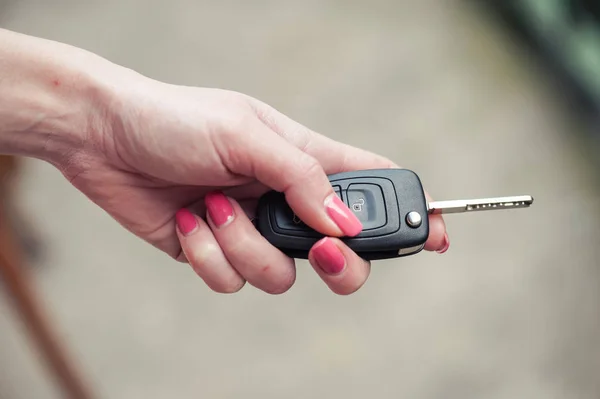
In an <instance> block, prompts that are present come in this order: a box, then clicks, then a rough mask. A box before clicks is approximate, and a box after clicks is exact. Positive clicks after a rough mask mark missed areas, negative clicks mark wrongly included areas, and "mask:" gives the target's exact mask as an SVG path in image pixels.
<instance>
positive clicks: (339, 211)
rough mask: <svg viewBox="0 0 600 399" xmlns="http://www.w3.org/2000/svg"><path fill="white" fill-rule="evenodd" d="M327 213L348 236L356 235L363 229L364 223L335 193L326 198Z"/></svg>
mask: <svg viewBox="0 0 600 399" xmlns="http://www.w3.org/2000/svg"><path fill="white" fill-rule="evenodd" d="M325 209H326V210H327V214H328V215H329V217H330V218H331V219H332V220H333V222H334V223H335V224H337V226H338V227H339V228H340V230H342V233H344V235H346V236H348V237H354V236H355V235H357V234H358V233H360V232H361V231H362V228H363V226H362V223H361V222H360V220H358V218H357V217H356V215H355V214H354V213H353V212H352V211H351V210H350V208H348V207H347V206H346V204H344V203H343V202H342V200H341V199H340V197H338V196H337V195H336V194H335V193H333V194H331V195H330V196H329V197H327V199H325Z"/></svg>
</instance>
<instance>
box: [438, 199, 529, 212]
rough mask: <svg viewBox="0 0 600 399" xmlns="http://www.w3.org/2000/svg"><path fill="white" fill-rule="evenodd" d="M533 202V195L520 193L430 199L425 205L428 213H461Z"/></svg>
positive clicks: (510, 207) (511, 207)
mask: <svg viewBox="0 0 600 399" xmlns="http://www.w3.org/2000/svg"><path fill="white" fill-rule="evenodd" d="M531 204H533V197H532V196H530V195H520V196H516V197H497V198H479V199H470V200H453V201H432V202H430V203H429V204H428V205H427V208H428V213H429V214H433V215H436V214H446V213H463V212H472V211H493V210H506V209H517V208H528V207H529V206H531Z"/></svg>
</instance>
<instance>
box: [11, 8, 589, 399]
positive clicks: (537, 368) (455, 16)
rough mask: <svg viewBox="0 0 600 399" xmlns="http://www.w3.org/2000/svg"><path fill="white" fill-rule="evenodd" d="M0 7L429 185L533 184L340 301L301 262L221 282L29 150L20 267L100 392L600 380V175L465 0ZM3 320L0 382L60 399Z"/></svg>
mask: <svg viewBox="0 0 600 399" xmlns="http://www.w3.org/2000/svg"><path fill="white" fill-rule="evenodd" d="M0 23H1V24H2V26H3V27H6V28H8V29H13V30H16V31H20V32H23V33H28V34H32V35H37V36H42V37H45V38H50V39H55V40H59V41H64V42H67V43H70V44H73V45H76V46H80V47H83V48H86V49H88V50H91V51H94V52H96V53H98V54H100V55H102V56H104V57H106V58H108V59H110V60H112V61H114V62H116V63H119V64H122V65H125V66H127V67H130V68H132V69H135V70H137V71H140V72H141V73H144V74H146V75H149V76H152V77H154V78H157V79H162V80H165V81H169V82H172V83H181V84H186V85H200V86H212V87H222V88H229V89H234V90H237V91H242V92H245V93H247V94H250V95H253V96H255V97H258V98H260V99H261V100H263V101H266V102H268V103H270V104H271V105H273V106H275V107H276V108H278V109H280V110H281V111H283V112H285V113H287V114H288V115H290V116H291V117H293V118H295V119H296V120H298V121H300V122H302V123H304V124H305V125H307V126H309V127H311V128H313V129H314V130H317V131H319V132H322V133H324V134H327V135H329V136H331V137H333V138H335V139H338V140H342V141H345V142H347V143H350V144H353V145H356V146H359V147H363V148H366V149H369V150H373V151H376V152H379V153H381V154H383V155H385V156H387V157H390V158H392V159H394V160H395V161H397V162H398V163H400V164H401V165H403V166H405V167H408V168H411V169H413V170H415V171H417V172H418V173H419V174H420V175H421V177H422V180H423V182H424V184H425V185H426V187H427V189H428V191H429V192H430V193H431V194H432V195H433V196H434V198H436V199H454V198H462V197H467V198H468V197H481V196H495V195H516V194H531V195H533V196H534V197H535V199H536V202H535V204H534V206H533V207H532V208H530V209H529V210H522V211H514V212H497V213H493V212H492V213H478V214H470V215H453V216H448V217H447V218H446V221H447V225H448V231H449V234H450V241H451V245H450V250H449V251H448V252H447V253H446V254H444V255H438V254H435V253H422V254H420V255H418V256H415V257H411V258H406V259H402V260H393V261H383V262H377V263H375V264H374V265H373V270H372V274H371V278H370V279H369V281H368V282H367V284H366V285H365V286H364V287H363V288H362V289H361V290H360V291H359V292H357V293H356V294H354V295H352V296H349V297H338V296H336V295H334V294H332V293H330V292H329V291H328V290H327V288H326V286H325V285H324V284H323V283H322V282H321V281H320V280H319V279H318V278H317V276H316V275H315V274H314V272H313V271H312V270H311V269H310V266H309V265H308V264H306V263H304V262H298V270H299V273H298V279H297V283H296V285H295V286H294V287H293V288H292V289H291V290H290V291H289V292H288V293H286V294H285V295H282V296H269V295H267V294H263V293H261V292H258V291H256V290H255V289H253V288H252V287H250V286H247V287H246V288H245V289H244V290H243V291H242V292H240V293H239V294H236V295H231V296H225V295H218V294H214V293H212V292H211V291H209V290H208V289H207V288H206V287H205V286H204V284H203V282H202V281H201V280H200V279H199V278H197V277H196V276H195V274H194V273H193V272H192V271H191V269H189V268H187V267H186V266H185V265H181V264H178V263H175V262H173V261H171V260H169V259H168V258H167V257H166V256H164V255H162V254H161V253H159V252H157V251H156V250H154V249H153V248H151V247H149V246H147V245H146V244H144V243H142V242H141V241H139V240H138V239H137V238H135V237H132V236H130V235H129V234H128V233H127V232H125V231H124V230H123V229H122V228H121V227H119V226H118V225H117V224H116V223H115V222H113V221H112V220H111V219H110V218H109V217H107V216H106V215H105V214H104V213H103V211H101V210H100V209H98V208H96V207H95V206H94V205H93V204H92V203H91V202H89V201H87V200H86V199H85V198H84V197H83V196H82V195H80V194H79V193H78V192H77V191H76V190H75V189H73V188H71V187H70V186H69V184H68V183H67V182H66V181H65V180H64V179H63V178H62V176H61V175H60V174H59V173H58V172H57V171H56V170H54V169H53V168H52V167H50V166H48V165H46V164H43V163H40V162H36V161H31V162H29V163H27V165H26V166H27V167H26V174H25V180H24V181H23V183H22V186H21V198H22V204H23V205H24V206H25V207H28V209H29V210H30V214H31V217H32V218H33V220H35V221H36V223H37V224H38V226H39V228H40V229H41V230H42V231H43V233H44V234H45V238H46V246H47V252H46V254H45V257H44V258H43V260H42V262H41V264H40V265H38V266H37V268H36V269H35V277H36V282H37V284H39V288H40V290H41V292H42V295H44V298H45V301H46V305H47V306H48V308H49V309H50V310H51V313H52V317H53V318H54V320H55V321H56V322H57V323H58V328H59V330H60V333H61V334H62V337H63V338H64V339H65V340H66V342H67V343H68V344H69V345H70V350H71V352H72V353H74V354H75V355H76V357H77V361H78V362H79V363H80V364H81V365H82V367H83V372H84V374H85V375H86V377H87V378H88V379H89V380H91V382H92V383H93V384H94V388H95V389H96V390H97V391H98V392H99V393H100V397H103V398H122V399H133V398H147V399H151V398H152V399H153V398H198V397H201V398H298V399H300V398H302V399H305V398H345V399H351V398H352V399H353V398H366V397H368V398H371V397H372V398H424V399H429V398H445V399H446V398H457V399H459V398H460V399H464V398H483V397H485V398H490V399H492V398H494V399H496V398H498V399H500V398H502V399H504V398H506V399H509V398H510V399H514V398H528V399H534V398H543V399H551V398H570V399H575V398H598V397H599V396H600V378H599V374H600V270H599V268H598V266H599V264H600V261H599V259H600V245H599V244H600V238H599V237H600V223H599V221H600V200H599V198H600V196H599V194H600V192H599V191H600V190H599V187H598V186H599V185H598V182H599V181H600V179H599V178H598V175H599V173H598V172H599V169H597V168H595V167H594V166H593V165H592V164H591V163H590V162H589V159H588V158H587V156H586V155H585V154H586V152H585V148H586V147H588V144H587V143H585V142H584V141H582V140H581V139H580V137H579V136H578V131H579V130H581V129H582V128H583V127H582V126H581V124H580V123H579V121H578V120H577V118H575V117H573V116H572V115H569V114H568V113H566V112H565V111H564V110H565V107H564V101H563V99H562V98H561V97H562V96H561V93H560V91H559V90H556V89H554V88H553V86H552V81H551V80H550V79H548V77H546V76H545V74H544V72H543V70H542V68H540V66H539V65H537V64H536V63H535V62H534V59H533V57H532V55H531V54H528V53H527V52H525V51H523V50H521V49H520V48H519V47H518V46H517V45H516V44H515V43H514V41H513V40H511V39H510V38H509V37H508V36H507V35H506V34H505V33H503V32H502V30H499V29H498V28H497V27H495V26H494V25H493V24H492V23H491V22H490V21H489V20H486V19H485V17H484V16H482V15H479V14H478V13H476V12H475V11H474V9H472V8H471V7H468V6H467V5H465V4H464V3H463V2H457V1H445V0H437V1H433V0H421V1H417V0H412V1H411V0H395V1H391V0H374V1H370V2H364V1H360V2H359V1H349V0H337V1H336V0H303V1H287V0H285V1H284V0H278V1H275V0H271V1H269V0H255V1H243V0H223V1H208V0H202V1H201V0H195V1H192V0H190V1H185V0H170V1H159V0H152V1H151V0H146V1H142V0H119V1H116V0H112V1H107V0H104V1H85V2H82V1H74V0H73V1H68V0H63V1H41V0H37V1H35V0H20V1H9V2H7V1H5V2H2V1H0ZM596 156H597V155H596ZM0 331H2V333H1V334H0V397H1V398H10V399H13V398H59V397H60V395H59V393H58V391H57V390H56V389H55V387H54V385H53V384H52V382H51V381H50V380H49V379H48V374H47V373H46V371H45V369H44V368H43V367H41V366H40V364H39V362H38V358H37V357H36V352H35V350H34V348H33V347H32V346H31V344H30V343H29V341H28V340H27V339H26V338H25V336H24V332H23V330H22V328H21V325H20V323H19V322H18V319H16V318H15V315H14V314H13V312H12V309H11V307H10V305H9V302H7V301H6V300H4V298H2V301H1V302H0Z"/></svg>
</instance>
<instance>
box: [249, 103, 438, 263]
mask: <svg viewBox="0 0 600 399" xmlns="http://www.w3.org/2000/svg"><path fill="white" fill-rule="evenodd" d="M253 105H254V107H255V111H256V112H257V115H258V117H259V118H260V119H261V120H262V121H263V123H265V124H266V125H267V126H268V127H269V128H270V129H272V130H273V131H275V132H276V133H278V134H279V135H281V136H282V137H284V138H285V139H286V140H288V141H289V142H291V143H292V144H294V145H295V146H297V147H298V148H300V149H301V150H302V151H304V152H306V153H307V154H309V155H311V156H312V157H313V158H315V159H316V160H317V161H319V163H320V164H321V165H322V167H323V169H324V170H325V172H326V173H327V174H334V173H341V172H350V171H354V170H362V169H388V168H400V166H398V165H397V164H395V163H394V162H392V161H391V160H389V159H387V158H386V157H383V156H381V155H378V154H375V153H373V152H370V151H367V150H363V149H360V148H356V147H353V146H351V145H348V144H345V143H340V142H338V141H335V140H333V139H331V138H329V137H326V136H324V135H322V134H319V133H316V132H314V131H312V130H310V129H308V128H307V127H305V126H303V125H302V124H300V123H298V122H296V121H294V120H293V119H291V118H289V117H288V116H286V115H284V114H282V113H280V112H279V111H277V110H276V109H274V108H272V107H270V106H268V105H266V104H264V103H261V102H257V103H255V104H253ZM424 194H425V198H426V199H427V201H428V202H431V201H432V198H431V196H430V195H429V193H427V192H425V193H424ZM448 246H449V239H448V234H447V231H446V223H445V222H444V218H443V217H442V215H429V237H428V239H427V242H426V243H425V250H427V251H439V252H445V251H446V250H447V249H448Z"/></svg>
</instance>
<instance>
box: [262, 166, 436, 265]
mask: <svg viewBox="0 0 600 399" xmlns="http://www.w3.org/2000/svg"><path fill="white" fill-rule="evenodd" d="M329 181H330V182H331V185H332V186H333V188H334V190H335V192H336V193H337V195H338V196H339V197H340V198H341V199H342V201H344V203H346V205H348V207H349V208H350V209H351V210H352V211H353V212H354V213H355V215H356V216H357V217H358V219H359V220H360V221H361V222H362V224H363V230H362V231H361V232H360V234H358V235H357V236H355V237H341V238H340V239H341V240H342V241H344V243H345V244H346V245H348V246H349V247H350V248H351V249H352V250H353V251H355V252H356V253H357V254H358V255H359V256H360V257H362V258H363V259H366V260H378V259H388V258H397V257H402V256H407V255H413V254H416V253H418V252H420V251H421V250H422V249H423V247H424V246H425V241H427V238H428V237H429V219H428V209H427V200H426V198H425V193H424V191H423V187H422V185H421V180H420V179H419V177H418V176H417V174H416V173H414V172H413V171H410V170H407V169H373V170H360V171H354V172H343V173H338V174H334V175H330V176H329ZM256 216H257V220H256V226H257V228H258V230H259V232H260V233H261V234H262V235H263V236H264V237H265V238H266V239H267V240H268V241H269V242H270V243H271V244H272V245H274V246H275V247H277V248H279V249H280V250H281V251H282V252H284V253H285V254H287V255H288V256H290V257H292V258H299V259H306V258H307V257H308V252H309V250H310V249H311V247H312V246H313V245H314V244H315V243H316V242H317V241H318V240H320V239H321V238H323V237H324V236H323V235H322V234H321V233H318V232H317V231H315V230H313V229H312V228H310V227H308V226H307V225H306V224H304V223H303V222H302V221H301V220H300V219H299V218H298V217H297V216H296V215H295V214H294V212H293V211H292V210H291V208H290V207H289V206H288V204H287V202H286V201H285V196H284V195H283V193H279V192H276V191H270V192H267V193H266V194H264V195H263V196H262V197H261V198H260V200H259V203H258V209H257V215H256Z"/></svg>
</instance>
